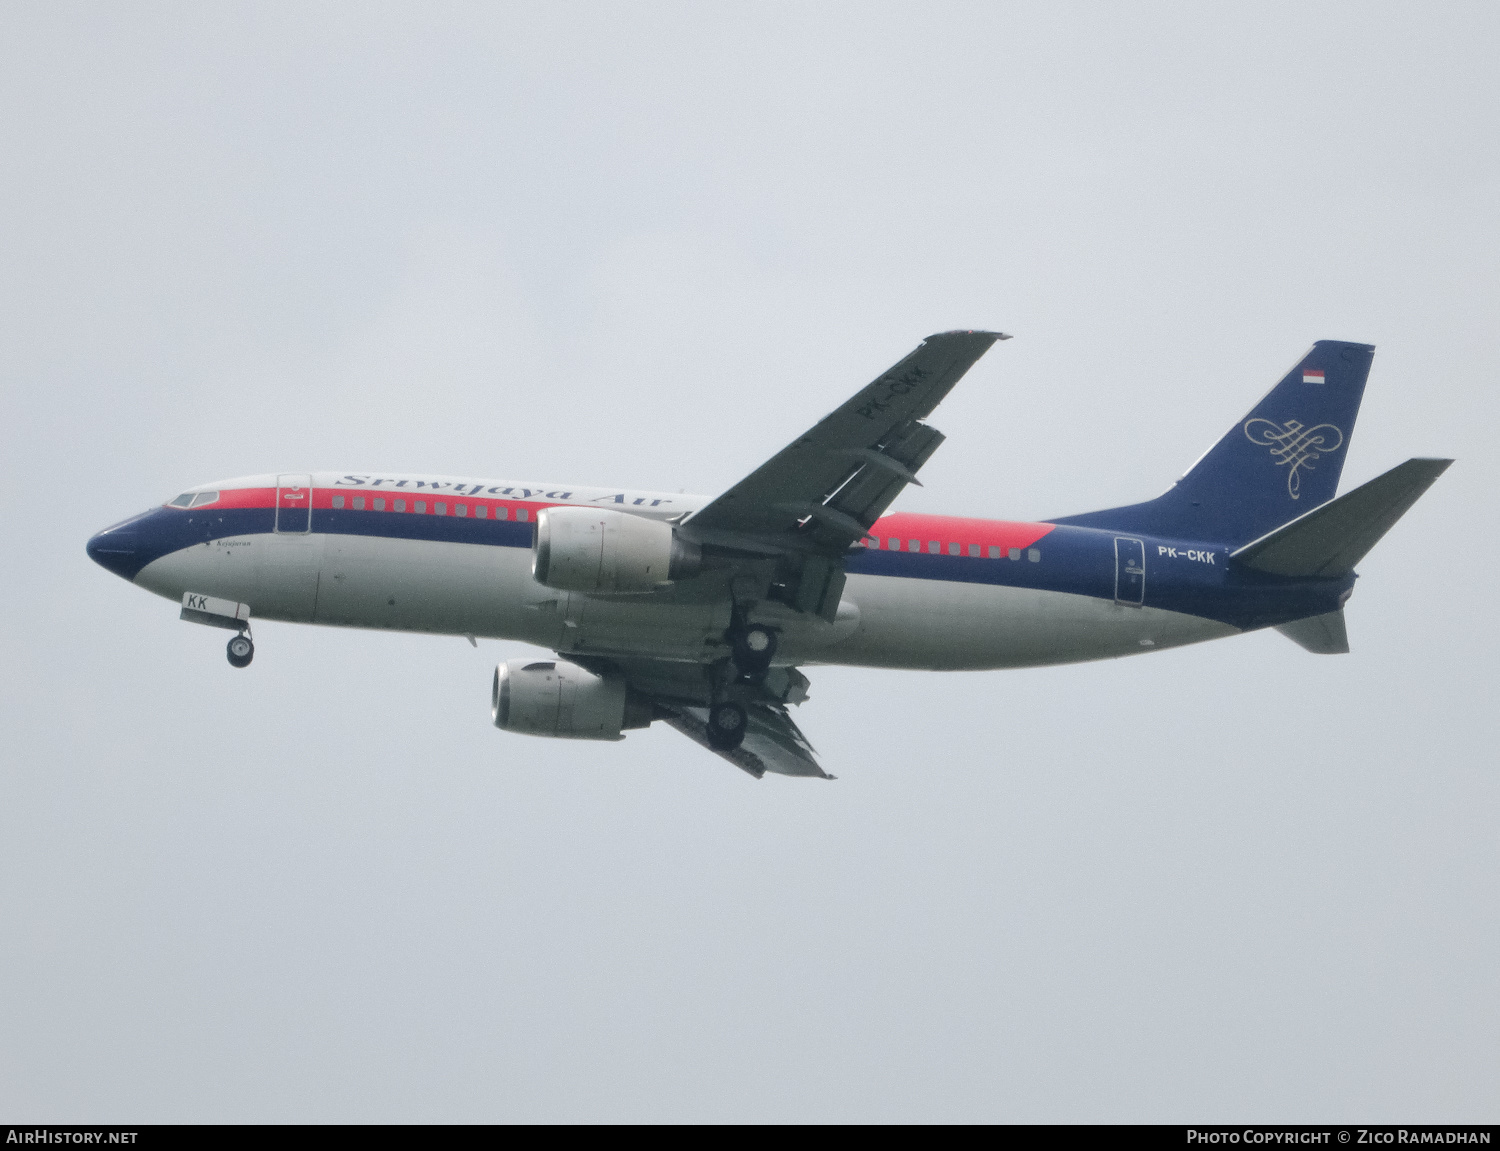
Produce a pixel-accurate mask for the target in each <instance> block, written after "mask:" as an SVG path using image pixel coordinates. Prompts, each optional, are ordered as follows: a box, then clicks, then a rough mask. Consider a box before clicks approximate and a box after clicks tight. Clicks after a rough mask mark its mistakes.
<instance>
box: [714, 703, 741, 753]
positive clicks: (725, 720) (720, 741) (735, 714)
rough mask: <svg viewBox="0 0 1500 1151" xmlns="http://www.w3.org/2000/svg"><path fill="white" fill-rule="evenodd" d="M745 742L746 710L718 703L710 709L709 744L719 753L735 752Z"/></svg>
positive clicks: (732, 704)
mask: <svg viewBox="0 0 1500 1151" xmlns="http://www.w3.org/2000/svg"><path fill="white" fill-rule="evenodd" d="M744 741H745V709H744V708H743V707H741V706H740V705H739V704H737V703H716V704H714V705H713V707H711V708H709V709H708V742H709V745H710V746H712V747H713V748H715V749H716V750H718V751H733V750H734V749H735V748H737V747H739V745H740V744H741V743H743V742H744Z"/></svg>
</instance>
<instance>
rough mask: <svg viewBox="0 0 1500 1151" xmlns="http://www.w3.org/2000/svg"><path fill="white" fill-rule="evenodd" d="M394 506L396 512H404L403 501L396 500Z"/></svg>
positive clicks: (404, 505)
mask: <svg viewBox="0 0 1500 1151" xmlns="http://www.w3.org/2000/svg"><path fill="white" fill-rule="evenodd" d="M395 506H396V510H397V511H398V512H404V511H405V510H406V501H405V500H397V501H396V505H395ZM417 506H418V507H421V506H422V505H421V504H418V505H417Z"/></svg>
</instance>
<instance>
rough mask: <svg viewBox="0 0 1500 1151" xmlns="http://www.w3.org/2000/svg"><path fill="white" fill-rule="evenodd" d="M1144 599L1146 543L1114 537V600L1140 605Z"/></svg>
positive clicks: (1133, 605)
mask: <svg viewBox="0 0 1500 1151" xmlns="http://www.w3.org/2000/svg"><path fill="white" fill-rule="evenodd" d="M1145 599H1146V545H1145V544H1143V543H1142V542H1141V541H1140V540H1133V539H1127V538H1126V537H1125V536H1116V537H1115V602H1116V603H1123V604H1129V605H1130V606H1131V607H1140V606H1141V604H1142V603H1143V602H1145Z"/></svg>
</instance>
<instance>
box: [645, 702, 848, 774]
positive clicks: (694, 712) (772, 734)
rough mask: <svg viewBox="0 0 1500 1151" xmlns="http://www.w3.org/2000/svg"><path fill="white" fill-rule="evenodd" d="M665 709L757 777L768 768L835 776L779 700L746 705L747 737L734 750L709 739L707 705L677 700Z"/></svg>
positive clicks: (691, 734)
mask: <svg viewBox="0 0 1500 1151" xmlns="http://www.w3.org/2000/svg"><path fill="white" fill-rule="evenodd" d="M663 710H664V711H666V712H668V713H669V714H668V715H666V716H665V717H664V718H665V720H666V722H667V723H668V724H669V725H670V726H672V727H675V728H676V729H677V730H678V731H680V732H682V734H683V735H685V736H687V737H688V738H689V739H690V740H692V741H693V742H694V743H696V744H698V745H700V746H702V747H706V748H707V749H708V750H709V751H711V752H713V753H714V754H715V755H717V756H720V757H722V758H723V759H727V760H728V761H729V762H730V763H732V764H734V766H735V767H737V768H739V769H740V770H741V771H746V772H749V773H750V774H751V775H753V776H755V778H756V779H759V778H760V777H761V776H763V775H765V774H766V772H768V771H770V772H774V773H776V774H777V775H812V776H817V777H818V778H820V779H833V778H835V777H834V776H831V775H829V774H828V773H827V772H826V771H824V770H823V769H822V768H821V767H819V766H818V760H817V757H816V754H815V753H814V751H813V745H812V744H810V743H808V742H807V737H806V736H805V735H803V734H802V732H801V731H800V730H798V728H797V725H796V724H795V723H793V722H792V717H791V716H790V715H788V714H787V711H786V708H784V707H782V706H781V705H780V704H779V703H752V704H751V705H750V706H749V707H747V708H746V709H745V716H746V720H747V722H746V724H745V741H744V742H743V743H742V744H740V746H739V747H737V748H735V749H734V750H733V751H720V750H719V749H718V748H716V747H714V746H713V745H712V744H711V743H709V742H708V725H707V720H708V709H707V708H704V707H683V706H680V705H676V704H673V705H666V706H664V707H663Z"/></svg>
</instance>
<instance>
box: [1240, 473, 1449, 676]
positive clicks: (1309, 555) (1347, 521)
mask: <svg viewBox="0 0 1500 1151" xmlns="http://www.w3.org/2000/svg"><path fill="white" fill-rule="evenodd" d="M1452 462H1453V461H1452V460H1424V459H1416V460H1407V461H1406V462H1405V463H1404V464H1401V465H1399V466H1398V467H1394V468H1392V469H1391V470H1390V471H1388V472H1386V473H1385V475H1383V476H1376V477H1375V478H1374V479H1373V480H1371V481H1370V482H1369V483H1367V484H1364V485H1362V486H1361V487H1357V488H1355V489H1354V490H1353V491H1352V492H1348V493H1346V494H1344V495H1342V496H1340V497H1339V498H1338V499H1336V500H1331V501H1329V502H1328V503H1326V504H1324V505H1323V506H1322V507H1319V508H1315V509H1314V510H1313V511H1310V512H1308V513H1307V514H1306V515H1304V516H1299V517H1298V518H1297V519H1294V520H1292V521H1291V523H1287V524H1283V525H1282V526H1281V527H1279V528H1277V529H1276V530H1275V531H1273V532H1270V533H1268V534H1267V535H1263V536H1261V537H1260V539H1258V540H1256V541H1254V542H1253V543H1248V544H1246V545H1245V546H1244V547H1242V548H1240V550H1239V551H1237V552H1233V553H1231V556H1230V558H1231V559H1234V560H1236V561H1238V562H1239V563H1241V564H1244V565H1245V566H1246V567H1249V568H1254V569H1255V570H1256V571H1262V572H1268V573H1270V574H1271V575H1283V576H1304V577H1308V576H1323V577H1336V576H1342V575H1348V574H1349V573H1350V572H1351V571H1353V570H1354V565H1355V564H1357V563H1359V561H1360V560H1362V559H1364V558H1365V555H1366V554H1367V553H1368V552H1369V550H1370V549H1371V548H1373V547H1374V546H1375V545H1376V544H1377V543H1378V542H1379V541H1380V537H1381V536H1383V535H1385V533H1386V532H1388V531H1390V530H1391V528H1392V527H1393V526H1394V525H1395V523H1396V521H1397V520H1399V519H1400V518H1401V517H1402V516H1404V515H1405V514H1406V512H1407V510H1408V509H1409V508H1410V507H1411V506H1412V504H1414V503H1416V502H1417V500H1418V499H1420V498H1421V496H1422V493H1423V492H1425V491H1426V490H1427V489H1428V488H1430V487H1431V486H1432V484H1433V482H1434V481H1435V480H1436V479H1437V478H1438V476H1440V475H1442V474H1443V473H1444V472H1445V471H1447V470H1448V465H1449V464H1451V463H1452ZM1320 618H1327V617H1326V616H1325V617H1320ZM1292 638H1294V639H1296V638H1297V637H1295V636H1293V637H1292ZM1297 642H1299V643H1301V642H1302V641H1301V640H1300V639H1299V640H1298V641H1297ZM1303 646H1304V647H1306V646H1307V645H1306V644H1303Z"/></svg>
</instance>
